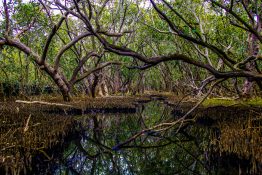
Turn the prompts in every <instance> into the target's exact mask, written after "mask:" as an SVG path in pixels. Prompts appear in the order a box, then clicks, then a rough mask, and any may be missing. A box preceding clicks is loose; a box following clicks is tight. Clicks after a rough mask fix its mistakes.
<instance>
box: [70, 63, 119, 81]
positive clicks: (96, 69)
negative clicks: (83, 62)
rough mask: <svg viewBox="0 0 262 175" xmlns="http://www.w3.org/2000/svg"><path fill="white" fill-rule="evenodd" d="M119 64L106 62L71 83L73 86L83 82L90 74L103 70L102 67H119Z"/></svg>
mask: <svg viewBox="0 0 262 175" xmlns="http://www.w3.org/2000/svg"><path fill="white" fill-rule="evenodd" d="M121 64H122V63H121V62H116V61H111V62H106V63H103V64H101V65H99V66H97V67H94V68H92V69H89V70H88V71H87V72H85V73H84V74H83V75H82V76H81V77H79V78H77V79H76V80H75V81H74V82H72V83H73V84H75V83H77V82H79V81H81V80H83V79H84V78H86V77H88V76H89V75H91V74H92V73H94V72H96V71H99V70H101V69H103V68H104V67H107V66H110V65H121Z"/></svg>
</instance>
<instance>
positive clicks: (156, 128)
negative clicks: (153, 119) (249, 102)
mask: <svg viewBox="0 0 262 175" xmlns="http://www.w3.org/2000/svg"><path fill="white" fill-rule="evenodd" d="M224 80H225V79H218V80H217V81H216V82H215V83H214V84H213V85H211V87H210V89H209V91H208V92H207V94H206V95H205V96H204V97H203V98H202V99H201V100H200V101H199V102H198V103H197V104H196V105H195V106H194V107H193V108H191V109H190V110H189V111H188V112H187V113H186V114H185V115H184V116H183V117H181V118H179V119H178V120H176V121H174V122H170V123H161V124H159V125H155V126H153V127H151V128H148V129H144V130H142V131H140V132H138V133H137V134H135V135H133V136H132V137H130V138H129V139H127V140H126V141H125V142H122V143H120V144H117V145H116V146H114V147H113V148H112V149H113V150H115V151H117V150H119V149H120V148H122V147H124V145H126V144H128V143H130V142H132V141H133V140H135V139H136V138H138V137H140V136H141V135H143V134H148V133H149V134H150V133H155V132H163V131H166V130H168V129H170V128H172V127H174V126H176V125H177V124H180V125H179V127H178V129H177V132H178V131H179V130H180V128H181V126H182V125H183V124H185V123H187V122H192V121H195V119H186V117H188V116H189V115H190V114H191V113H192V112H193V111H194V110H195V109H196V108H197V107H198V106H199V105H200V104H202V103H203V101H204V100H205V99H206V98H207V97H208V96H209V95H210V93H211V92H212V91H213V89H214V87H215V86H216V85H218V84H219V83H221V82H222V81H224Z"/></svg>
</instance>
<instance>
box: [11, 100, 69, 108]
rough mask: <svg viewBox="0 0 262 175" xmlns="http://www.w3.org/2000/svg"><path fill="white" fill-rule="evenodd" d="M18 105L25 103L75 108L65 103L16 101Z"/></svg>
mask: <svg viewBox="0 0 262 175" xmlns="http://www.w3.org/2000/svg"><path fill="white" fill-rule="evenodd" d="M15 102H16V103H23V104H41V105H51V106H61V107H73V106H72V105H68V104H63V103H49V102H45V101H23V100H16V101H15Z"/></svg>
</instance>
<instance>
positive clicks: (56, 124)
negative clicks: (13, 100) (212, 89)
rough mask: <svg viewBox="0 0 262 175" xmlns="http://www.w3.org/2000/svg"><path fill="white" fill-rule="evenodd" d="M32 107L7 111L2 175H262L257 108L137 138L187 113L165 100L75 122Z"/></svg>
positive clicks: (215, 113)
mask: <svg viewBox="0 0 262 175" xmlns="http://www.w3.org/2000/svg"><path fill="white" fill-rule="evenodd" d="M6 108H8V107H6ZM26 109H27V108H26V107H24V108H23V107H14V106H12V107H11V110H10V109H4V108H3V109H2V110H1V111H2V112H1V113H0V119H1V120H0V122H1V128H0V134H1V135H0V174H54V175H60V174H61V175H67V174H72V175H73V174H96V175H103V174H105V175H107V174H110V175H111V174H119V175H154V174H156V175H161V174H163V175H169V174H170V175H173V174H204V175H205V174H261V173H262V166H261V165H262V164H261V163H262V145H261V144H262V140H261V138H262V133H261V114H260V113H257V112H255V111H252V110H250V111H245V112H243V111H240V112H241V113H239V111H236V110H235V109H233V110H231V109H227V110H228V111H230V110H231V111H230V112H225V111H223V110H225V109H213V110H211V111H210V112H207V111H204V113H203V112H202V113H195V114H194V115H195V116H198V117H197V120H196V121H194V122H192V123H187V124H183V125H179V126H178V127H173V128H170V129H168V130H164V131H154V130H152V131H148V132H143V133H142V134H140V135H139V136H138V137H136V138H135V139H134V138H133V137H134V136H135V135H136V134H137V133H140V132H141V131H142V130H143V129H146V128H150V127H152V126H155V125H157V124H159V123H163V122H172V121H175V120H177V119H178V118H179V117H181V115H182V114H183V112H184V111H183V110H174V107H170V106H168V105H166V104H165V103H164V101H161V100H152V101H150V102H148V103H141V104H139V105H138V106H137V109H136V112H135V113H117V111H115V112H114V113H96V112H95V111H93V112H92V111H91V112H90V113H88V114H82V115H77V116H75V115H68V114H66V113H65V114H63V115H61V114H55V113H47V112H42V113H39V111H38V110H35V111H33V112H32V111H30V113H28V110H26ZM194 115H192V116H190V117H194ZM203 115H204V116H203ZM224 115H225V116H224ZM229 115H230V116H229Z"/></svg>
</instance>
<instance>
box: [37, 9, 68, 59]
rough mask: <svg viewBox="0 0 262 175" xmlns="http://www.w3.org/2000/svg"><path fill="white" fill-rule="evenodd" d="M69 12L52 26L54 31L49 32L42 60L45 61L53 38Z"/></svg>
mask: <svg viewBox="0 0 262 175" xmlns="http://www.w3.org/2000/svg"><path fill="white" fill-rule="evenodd" d="M68 14H69V13H68V12H66V13H65V14H64V15H63V16H62V17H61V18H60V20H59V21H58V23H57V24H55V25H54V26H53V28H52V31H51V32H50V33H49V35H48V38H47V40H46V43H45V47H44V50H43V54H42V56H41V61H42V62H45V60H46V55H47V52H48V48H49V45H50V43H51V41H52V38H53V37H54V36H55V34H56V32H57V31H58V29H59V27H60V26H61V25H62V23H63V21H64V20H65V19H66V16H67V15H68Z"/></svg>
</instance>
